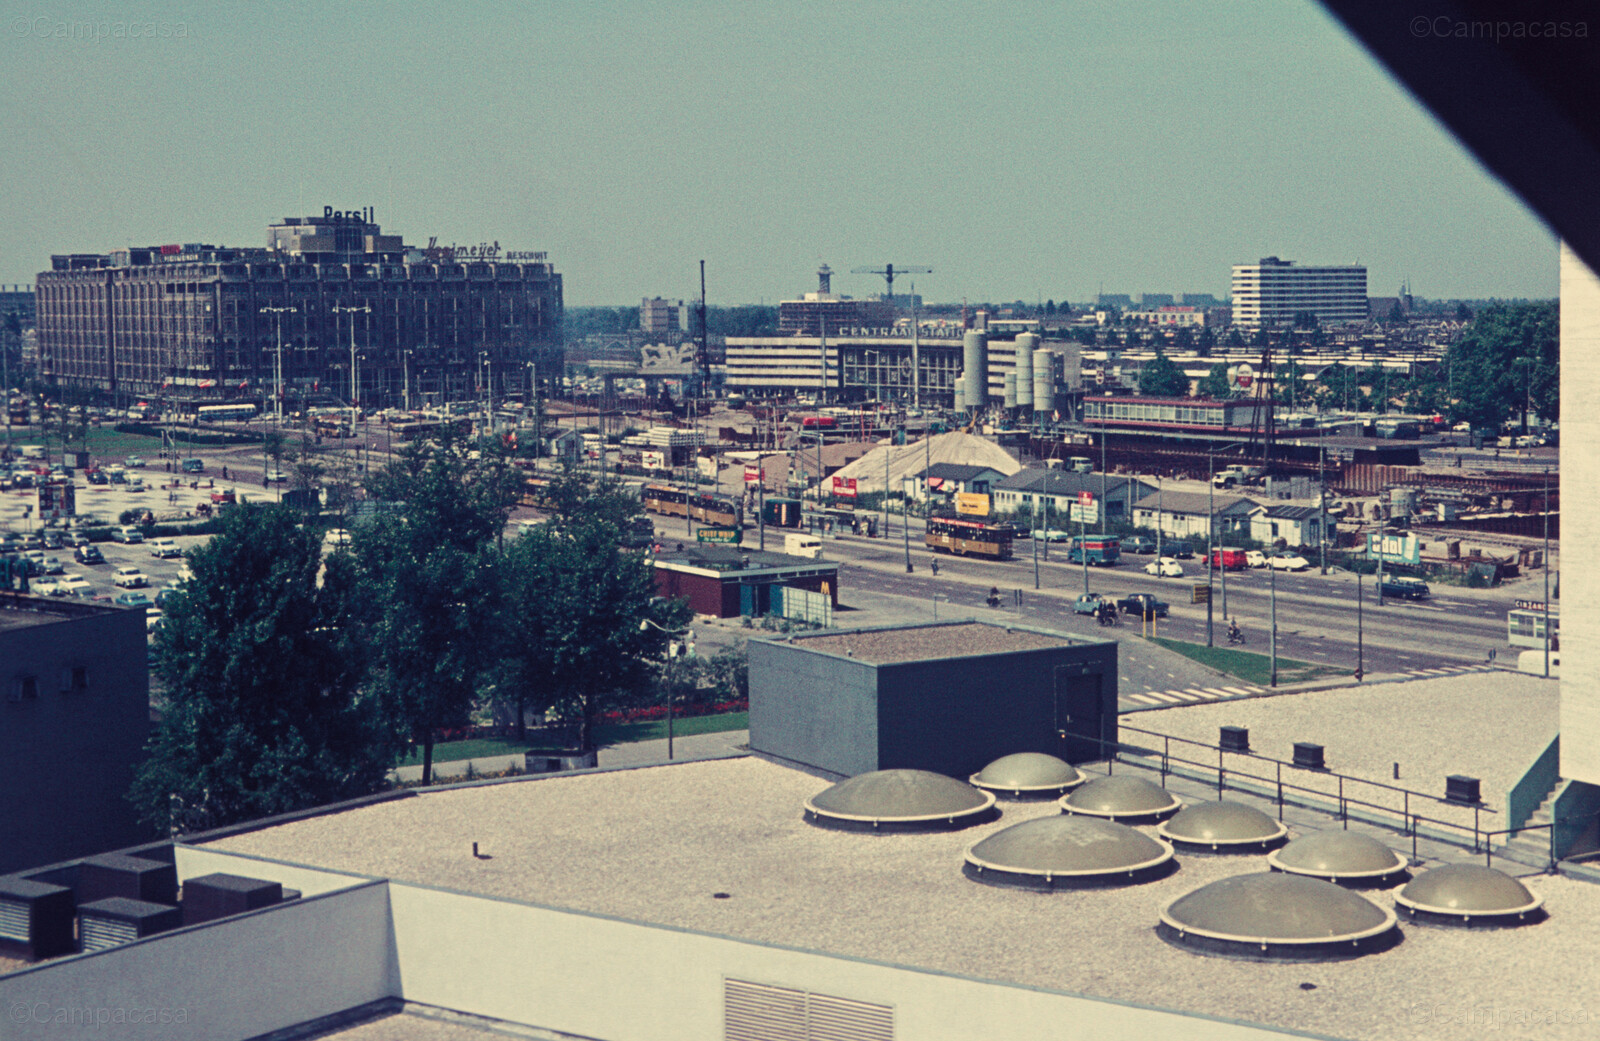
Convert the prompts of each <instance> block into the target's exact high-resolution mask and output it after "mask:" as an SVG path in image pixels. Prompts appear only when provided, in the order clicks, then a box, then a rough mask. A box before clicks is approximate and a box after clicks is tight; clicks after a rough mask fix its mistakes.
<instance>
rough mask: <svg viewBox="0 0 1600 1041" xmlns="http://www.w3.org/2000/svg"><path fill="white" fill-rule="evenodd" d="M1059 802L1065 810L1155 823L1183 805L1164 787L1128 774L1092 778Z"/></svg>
mask: <svg viewBox="0 0 1600 1041" xmlns="http://www.w3.org/2000/svg"><path fill="white" fill-rule="evenodd" d="M1060 805H1061V809H1062V812H1064V813H1072V814H1081V815H1083V816H1087V817H1102V818H1104V819H1106V820H1110V821H1121V822H1123V823H1136V824H1154V823H1155V822H1156V821H1160V820H1165V819H1166V818H1168V817H1170V816H1172V815H1173V814H1174V813H1177V812H1178V811H1179V810H1180V809H1182V808H1183V803H1181V802H1179V801H1178V797H1177V796H1175V795H1173V794H1172V793H1171V792H1169V791H1167V790H1166V789H1165V788H1162V787H1160V786H1158V785H1154V784H1151V783H1150V782H1149V781H1146V780H1145V779H1144V778H1142V777H1128V776H1126V775H1122V776H1112V777H1101V778H1099V779H1098V780H1094V781H1090V782H1089V783H1088V784H1086V785H1084V786H1083V787H1082V788H1079V789H1078V790H1077V791H1075V792H1073V793H1072V794H1071V795H1068V796H1066V797H1064V798H1063V799H1061V800H1060Z"/></svg>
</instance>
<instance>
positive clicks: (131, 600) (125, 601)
mask: <svg viewBox="0 0 1600 1041" xmlns="http://www.w3.org/2000/svg"><path fill="white" fill-rule="evenodd" d="M111 602H112V603H114V604H116V605H117V606H118V607H151V606H154V605H153V604H152V603H151V602H150V598H149V597H148V596H145V595H144V594H143V593H118V594H117V595H116V596H115V597H113V598H112V600H111Z"/></svg>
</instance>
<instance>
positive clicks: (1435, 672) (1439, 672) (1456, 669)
mask: <svg viewBox="0 0 1600 1041" xmlns="http://www.w3.org/2000/svg"><path fill="white" fill-rule="evenodd" d="M1498 670H1499V666H1497V665H1491V664H1489V663H1488V662H1480V663H1479V664H1477V665H1445V666H1441V667H1440V668H1437V669H1404V670H1402V671H1401V673H1400V674H1401V675H1402V676H1415V677H1417V678H1418V679H1424V678H1426V677H1429V676H1459V675H1461V674H1462V673H1464V672H1495V671H1498Z"/></svg>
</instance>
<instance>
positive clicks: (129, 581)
mask: <svg viewBox="0 0 1600 1041" xmlns="http://www.w3.org/2000/svg"><path fill="white" fill-rule="evenodd" d="M111 584H112V585H114V586H121V587H122V588H124V589H142V588H143V587H145V586H147V585H149V584H150V579H149V577H148V576H147V575H145V573H144V572H143V571H140V570H139V569H138V568H136V567H119V568H117V571H116V574H114V575H112V576H111Z"/></svg>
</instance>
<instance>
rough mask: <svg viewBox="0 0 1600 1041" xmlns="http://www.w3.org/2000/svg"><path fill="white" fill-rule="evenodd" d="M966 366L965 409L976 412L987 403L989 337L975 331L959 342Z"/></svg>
mask: <svg viewBox="0 0 1600 1041" xmlns="http://www.w3.org/2000/svg"><path fill="white" fill-rule="evenodd" d="M961 353H962V361H963V363H964V364H965V365H966V370H967V371H966V408H967V409H969V410H971V411H974V412H976V411H977V410H978V409H981V408H983V407H984V406H985V405H987V404H988V403H989V337H988V336H987V335H986V334H984V333H981V332H978V331H977V330H973V331H971V332H969V333H967V334H966V336H964V337H963V338H962V341H961Z"/></svg>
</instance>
